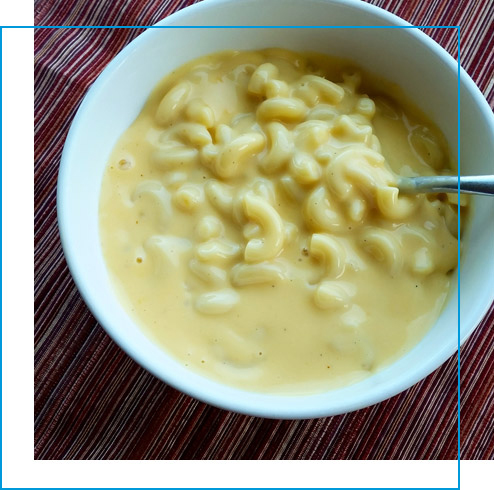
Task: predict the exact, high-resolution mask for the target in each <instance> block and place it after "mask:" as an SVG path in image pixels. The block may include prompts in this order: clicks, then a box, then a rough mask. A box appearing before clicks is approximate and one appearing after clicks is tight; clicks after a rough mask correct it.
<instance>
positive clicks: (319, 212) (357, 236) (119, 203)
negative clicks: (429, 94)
mask: <svg viewBox="0 0 494 490" xmlns="http://www.w3.org/2000/svg"><path fill="white" fill-rule="evenodd" d="M375 87H376V84H375V83H371V81H370V80H369V79H366V78H365V77H363V79H362V76H361V75H360V74H359V73H358V72H356V71H355V70H354V69H353V67H350V66H349V65H347V64H345V63H344V62H341V61H337V60H333V59H329V58H326V57H324V56H322V55H315V54H298V53H292V52H288V51H282V50H276V49H272V50H265V51H259V52H225V53H218V54H215V55H211V56H208V57H204V58H202V59H199V60H196V61H194V62H192V63H189V64H187V65H185V66H184V67H181V68H180V69H178V70H176V71H175V72H173V73H172V74H170V75H169V76H168V77H166V78H165V79H164V80H163V81H162V82H160V84H159V85H158V86H157V87H156V89H155V90H154V91H153V93H152V94H151V96H150V98H149V100H148V101H147V103H146V105H145V107H144V108H143V110H142V112H141V114H140V115H139V116H138V118H137V119H136V121H135V122H134V123H133V124H132V126H131V127H130V128H129V129H128V130H127V131H126V132H125V134H124V135H123V136H122V138H121V139H120V140H119V142H118V143H117V145H116V147H115V148H114V151H113V153H112V155H111V158H110V161H109V163H108V168H107V170H106V173H105V177H104V181H103V186H102V192H101V202H100V232H101V241H102V247H103V252H104V256H105V259H106V262H107V265H108V269H109V272H110V274H111V276H112V278H113V279H114V282H115V286H116V288H117V289H118V291H119V294H120V296H121V298H122V303H123V304H124V305H125V307H126V308H127V309H128V311H129V313H130V314H131V315H132V317H133V318H134V319H135V320H136V321H137V322H138V323H139V324H140V325H142V328H143V329H144V330H145V331H146V332H147V333H148V334H149V335H150V336H151V337H152V338H153V339H154V340H155V341H156V342H158V343H159V344H160V345H162V346H163V348H164V349H165V350H166V351H167V352H169V353H170V354H171V355H173V356H174V357H175V358H176V359H177V360H178V361H179V362H181V363H182V364H184V365H186V366H188V367H190V368H191V369H194V370H196V371H198V372H200V373H203V374H204V375H206V376H209V377H212V378H214V379H217V380H219V381H221V382H224V383H227V384H231V385H234V386H237V387H240V388H244V389H248V390H253V391H264V392H273V393H275V392H276V393H290V394H294V393H312V392H318V391H323V390H326V389H330V388H334V387H338V386H343V385H346V384H349V383H352V382H355V381H357V380H359V379H362V378H363V377H365V376H368V375H369V374H371V373H373V372H375V371H376V370H378V369H380V368H382V367H383V366H385V365H386V364H387V363H389V362H391V361H392V360H394V359H396V358H398V357H400V356H401V355H403V354H404V353H406V351H407V350H409V349H410V348H411V347H413V346H414V345H415V344H416V343H417V342H418V341H419V340H420V339H421V338H422V337H423V335H424V334H425V333H426V332H427V330H428V329H429V328H430V327H431V326H432V324H433V323H434V321H435V320H436V318H437V317H438V315H439V313H440V311H441V308H442V306H443V305H444V302H445V300H446V297H447V294H448V290H449V287H450V276H451V271H452V270H454V269H455V268H456V266H457V250H458V249H457V247H458V240H457V237H456V226H457V225H456V223H457V221H456V220H457V215H456V207H455V202H454V198H453V199H452V202H450V201H448V198H447V197H446V196H444V195H435V196H432V197H431V196H429V197H428V198H427V197H424V196H409V197H402V196H399V195H398V192H397V189H396V186H395V185H396V175H433V174H440V173H451V170H450V162H449V159H448V153H447V147H446V145H445V143H444V139H443V137H442V135H441V134H440V132H439V131H438V130H437V129H436V128H435V127H434V126H433V125H432V124H431V123H429V122H427V121H425V119H424V118H421V117H420V116H417V115H416V114H414V111H413V109H412V110H411V111H410V110H409V109H407V110H405V109H404V108H403V107H402V106H400V105H399V104H398V103H397V102H396V101H393V99H391V98H390V97H387V96H385V95H382V93H381V92H382V89H378V90H376V89H375ZM389 91H392V88H389V89H388V92H389Z"/></svg>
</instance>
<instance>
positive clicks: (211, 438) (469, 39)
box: [34, 0, 494, 459]
mask: <svg viewBox="0 0 494 490" xmlns="http://www.w3.org/2000/svg"><path fill="white" fill-rule="evenodd" d="M191 3H194V1H192V0H38V1H36V2H35V23H36V25H39V26H44V25H151V24H154V23H155V22H157V21H158V20H160V19H162V18H163V17H165V16H167V15H169V14H171V13H173V12H175V11H177V10H179V9H181V8H183V7H185V6H187V5H189V4H191ZM371 3H373V4H375V5H378V6H381V7H383V8H385V9H387V10H389V11H391V12H394V13H396V14H398V15H400V16H401V17H403V18H404V19H406V20H408V21H409V22H411V23H412V24H415V25H460V26H461V32H462V63H463V66H464V67H465V69H466V70H467V71H468V73H469V74H470V75H471V76H472V77H473V79H474V80H475V82H476V83H477V84H478V86H479V87H480V89H481V90H482V91H483V93H484V94H485V96H486V98H487V100H488V101H489V102H490V104H491V106H492V105H493V104H494V78H493V75H494V2H492V1H485V0H472V1H467V0H464V1H457V0H455V1H453V0H373V1H372V2H371ZM140 32H142V29H115V30H110V29H87V30H81V29H37V30H36V32H35V174H34V179H35V181H34V188H35V209H34V212H35V260H34V263H35V291H34V294H35V379H34V382H35V441H34V442H35V458H37V459H179V458H185V459H228V458H231V459H261V458H262V459H275V458H278V459H280V458H282V459H302V458H303V459H322V458H326V459H455V458H456V457H457V435H458V434H457V412H456V401H457V383H456V369H457V356H454V357H452V358H451V359H449V360H448V361H447V362H446V363H445V364H444V365H443V366H441V367H440V368H439V369H438V370H437V371H435V372H434V373H433V374H431V375H430V376H428V377H427V378H426V379H425V380H423V381H422V382H420V383H418V384H417V385H415V386H413V387H412V388H411V389H409V390H407V391H405V392H404V393H401V394H400V395H397V396H395V397H394V398H392V399H390V400H387V401H385V402H383V403H380V404H378V405H375V406H372V407H370V408H367V409H364V410H359V411H357V412H354V413H350V414H347V415H343V416H337V417H330V418H324V419H316V420H302V421H277V420H268V419H261V418H254V417H248V416H244V415H238V414H235V413H230V412H227V411H224V410H219V409H217V408H214V407H211V406H209V405H205V404H204V403H201V402H199V401H197V400H194V399H192V398H190V397H188V396H186V395H184V394H182V393H180V392H178V391H176V390H175V389H173V388H171V387H169V386H166V385H165V384H164V383H162V382H161V381H159V380H158V379H156V378H154V377H153V376H152V375H151V374H149V373H148V372H146V371H145V370H144V369H142V368H141V367H140V366H139V365H137V364H136V363H135V362H134V361H132V360H131V359H130V358H129V357H128V356H127V355H126V354H125V353H124V352H122V351H121V350H120V348H119V347H118V346H117V345H116V344H115V343H114V342H113V341H112V340H111V339H110V338H109V337H108V335H107V334H106V333H105V331H104V330H103V329H102V328H101V326H100V325H98V323H97V322H96V321H95V319H94V318H93V316H92V315H91V313H90V312H89V311H88V309H87V307H86V306H85V304H84V302H83V301H82V299H81V297H80V295H79V293H78V291H77V289H76V287H75V285H74V282H73V281H72V278H71V276H70V274H69V271H68V268H67V264H66V263H65V260H64V257H63V254H62V249H61V246H60V239H59V235H58V228H57V220H56V206H55V204H56V185H57V173H58V166H59V162H60V155H61V152H62V147H63V143H64V141H65V137H66V135H67V131H68V129H69V126H70V123H71V121H72V118H73V117H74V114H75V112H76V110H77V108H78V106H79V104H80V102H81V99H82V97H83V95H84V94H85V92H86V90H87V89H88V87H89V86H90V84H91V83H92V82H93V81H94V80H95V78H96V77H97V76H98V75H99V74H100V73H101V71H102V70H103V68H104V67H105V66H106V65H107V63H108V62H109V61H110V60H111V59H112V58H113V57H114V56H115V55H116V54H117V53H118V52H119V51H120V50H121V49H122V48H123V47H124V46H125V45H126V44H127V43H129V42H130V41H131V40H132V39H134V38H135V37H136V36H137V35H138V34H139V33H140ZM426 32H427V33H428V34H429V35H431V36H432V37H433V38H434V39H435V40H436V41H438V42H439V43H440V44H441V45H442V46H443V47H445V48H446V49H447V50H448V51H450V52H451V53H452V54H455V51H456V39H455V38H456V31H455V30H453V29H436V30H434V29H428V30H426ZM461 357H462V370H461V389H462V392H461V393H462V418H461V440H462V446H461V456H462V458H465V459H492V458H493V457H494V309H492V308H491V310H490V312H489V314H488V316H487V317H486V319H485V320H484V321H483V322H482V324H481V325H480V327H479V328H478V329H477V330H476V331H475V333H474V335H473V336H472V337H471V338H470V339H469V340H468V341H467V343H466V344H465V346H464V347H463V349H462V356H461Z"/></svg>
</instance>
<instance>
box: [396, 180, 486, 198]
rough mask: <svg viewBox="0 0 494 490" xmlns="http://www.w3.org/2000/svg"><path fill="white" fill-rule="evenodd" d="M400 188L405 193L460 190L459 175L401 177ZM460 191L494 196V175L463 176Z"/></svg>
mask: <svg viewBox="0 0 494 490" xmlns="http://www.w3.org/2000/svg"><path fill="white" fill-rule="evenodd" d="M398 188H399V189H400V192H402V193H403V194H419V193H434V192H458V177H457V176H456V175H437V176H433V177H400V178H399V179H398ZM460 192H461V193H463V194H483V195H486V196H494V175H478V176H468V177H464V176H461V177H460Z"/></svg>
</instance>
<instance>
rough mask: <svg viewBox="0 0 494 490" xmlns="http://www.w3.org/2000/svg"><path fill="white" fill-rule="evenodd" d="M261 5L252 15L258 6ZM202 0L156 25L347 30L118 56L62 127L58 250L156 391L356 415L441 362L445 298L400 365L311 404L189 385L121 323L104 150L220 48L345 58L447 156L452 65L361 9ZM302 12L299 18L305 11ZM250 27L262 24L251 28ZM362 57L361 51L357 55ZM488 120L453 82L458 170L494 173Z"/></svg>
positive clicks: (209, 34)
mask: <svg viewBox="0 0 494 490" xmlns="http://www.w3.org/2000/svg"><path fill="white" fill-rule="evenodd" d="M261 3H262V6H263V7H262V16H261V14H260V5H261ZM301 3H302V2H299V1H296V0H271V1H270V2H259V1H257V0H236V1H208V2H204V3H201V4H197V5H196V6H194V7H191V8H188V9H185V10H183V11H181V12H179V13H178V14H176V15H174V16H172V17H170V18H168V19H165V21H162V23H160V24H161V25H164V26H184V25H215V26H218V25H236V26H242V25H244V26H245V25H291V26H293V25H318V24H321V19H323V23H324V24H327V25H340V26H341V25H347V26H354V27H347V28H310V29H303V28H289V29H280V28H262V29H253V28H245V27H238V28H224V29H221V28H160V29H149V30H148V31H146V32H145V33H144V34H142V35H141V36H139V38H137V39H136V40H135V41H134V42H132V43H131V44H130V45H129V46H127V47H126V48H125V49H124V50H123V51H122V52H121V53H120V54H119V55H118V56H117V57H116V58H115V60H113V62H112V63H110V65H109V66H108V67H107V68H106V69H105V71H104V72H103V74H102V75H101V76H100V77H99V78H98V80H97V81H96V82H95V84H94V85H93V87H92V88H91V90H90V91H89V93H88V95H87V96H86V98H85V99H84V101H83V103H82V105H81V107H80V109H79V111H78V113H77V116H76V118H75V120H74V122H73V125H72V127H71V130H70V133H69V136H68V138H67V141H66V145H65V148H64V152H63V156H62V165H61V170H60V176H59V188H58V193H59V194H58V214H59V224H60V230H61V235H62V243H63V247H64V251H65V254H66V257H67V261H68V263H69V267H70V269H71V272H72V274H73V276H74V279H75V281H76V283H77V285H78V287H79V290H80V291H81V294H82V295H83V297H84V299H85V301H86V302H87V304H88V306H89V307H90V309H91V310H92V312H93V313H94V315H95V316H96V318H97V319H98V320H99V321H100V322H101V324H102V325H103V326H104V327H105V329H106V330H107V331H108V332H109V334H110V335H111V336H112V337H113V338H114V339H115V340H116V341H117V342H118V343H119V345H120V346H121V347H123V348H124V349H125V350H126V351H127V352H128V353H129V354H130V355H131V356H132V357H134V359H136V360H137V361H138V362H139V363H140V364H142V365H143V366H144V367H146V368H147V369H148V370H150V371H151V372H153V373H154V374H155V375H157V376H158V377H160V378H162V379H163V380H165V381H166V382H167V383H169V384H171V385H173V386H175V387H177V388H179V389H181V390H182V391H185V392H186V393H188V394H191V395H193V396H195V397H197V398H200V399H202V400H204V401H207V402H209V403H212V404H214V405H218V406H222V407H224V408H228V409H232V410H236V411H240V412H245V413H249V414H253V415H262V416H270V417H283V418H295V417H316V416H324V415H334V414H338V413H343V412H347V411H350V410H354V409H357V408H361V407H364V406H367V405H370V404H372V403H376V402H378V401H381V400H383V399H385V398H387V397H389V396H392V395H394V394H396V393H398V392H400V391H402V390H403V389H406V388H408V387H409V386H411V385H412V384H413V383H415V382H417V381H418V380H420V379H422V378H423V377H424V376H426V375H427V374H429V373H430V372H431V371H433V370H434V369H435V368H437V367H438V366H439V365H440V364H441V363H442V362H444V361H445V360H446V359H447V358H448V357H449V356H450V355H451V354H453V353H454V351H455V350H456V348H457V345H458V333H457V325H458V302H457V289H456V287H455V288H454V289H453V291H452V292H451V295H450V300H449V302H448V304H447V306H446V308H445V309H444V311H443V313H442V314H441V317H440V318H439V320H438V322H437V323H436V325H435V326H434V327H433V328H432V329H431V330H430V331H429V333H428V334H427V335H426V337H425V338H424V339H423V340H422V341H421V342H420V343H419V344H418V345H417V346H416V347H415V348H414V349H413V350H411V351H410V352H409V353H408V354H407V355H405V356H404V357H402V358H401V359H400V360H398V361H397V362H395V363H394V364H392V365H391V366H389V367H388V368H386V369H383V370H382V371H380V372H378V373H377V374H375V375H374V376H372V377H370V378H368V379H366V380H364V381H362V382H360V383H357V384H355V385H352V386H348V387H346V388H343V389H339V390H334V391H331V392H328V393H323V394H316V395H311V396H303V397H302V396H299V397H282V396H271V395H267V394H266V395H264V394H256V393H248V392H244V391H240V390H236V389H234V388H230V387H227V386H223V385H221V384H219V383H216V382H213V381H211V380H208V379H205V378H202V377H200V376H199V375H197V374H195V373H192V372H189V371H188V370H186V369H184V368H183V367H182V366H180V364H179V363H177V362H175V361H174V360H173V359H171V358H170V357H168V356H167V355H166V353H164V352H163V351H161V349H159V348H158V347H157V346H156V345H154V344H153V343H152V342H151V341H150V340H149V339H148V338H147V337H146V336H145V335H144V334H143V332H142V331H141V330H140V329H139V328H138V327H137V326H136V325H135V324H134V323H133V322H132V321H131V320H130V319H129V317H128V316H127V315H126V313H125V311H124V310H123V308H122V307H121V305H120V303H119V301H118V299H117V297H116V296H115V293H114V290H113V287H112V285H111V283H110V281H109V277H108V274H107V272H106V268H105V264H104V260H103V256H102V253H101V248H100V241H99V232H98V205H99V193H100V187H101V179H102V175H103V171H104V168H105V165H106V162H107V158H108V157H109V154H110V152H111V149H112V148H113V146H114V144H115V143H116V140H117V139H118V138H119V137H120V135H121V134H122V133H123V132H124V131H125V130H126V129H127V128H128V127H129V126H130V124H131V123H132V122H133V120H134V119H135V118H136V116H137V115H138V113H139V112H140V110H141V108H142V106H143V104H144V102H145V100H146V99H147V97H148V95H149V93H150V92H151V90H152V89H153V88H154V86H155V85H156V83H157V82H158V81H159V80H160V79H161V78H162V77H164V76H165V75H166V74H167V73H169V72H170V71H171V70H173V69H174V68H176V67H178V66H180V65H182V64H183V63H185V62H187V61H189V60H192V59H194V58H197V57H199V56H202V55H205V54H207V53H211V52H215V51H222V50H225V49H261V48H265V47H273V46H276V47H284V48H289V49H292V50H297V51H304V50H309V51H319V52H323V53H327V54H331V55H333V56H339V57H342V58H348V59H351V60H352V61H354V62H356V63H357V64H358V65H360V66H362V67H363V68H365V69H366V70H368V71H369V72H371V73H375V74H377V75H379V76H381V77H384V78H386V79H388V80H390V81H392V82H395V83H397V84H398V85H400V87H401V88H402V89H403V90H404V92H405V93H406V94H407V96H408V97H409V98H410V99H411V100H413V101H414V102H415V104H417V105H418V106H419V107H420V108H421V109H422V110H423V111H424V112H425V113H426V114H427V115H428V116H429V117H430V118H431V119H433V120H434V121H435V122H436V123H437V125H438V126H439V127H440V128H441V130H442V131H443V133H444V134H445V136H446V138H447V140H448V143H449V145H450V148H451V151H452V153H453V155H455V156H457V155H458V134H457V121H458V111H457V107H458V103H457V102H458V69H457V64H456V62H455V60H454V59H453V58H451V57H450V56H449V55H447V54H446V53H445V52H444V51H442V50H441V48H439V47H438V46H437V45H436V44H435V43H434V42H433V41H431V40H430V39H429V38H427V37H426V36H425V35H423V34H422V33H421V32H418V31H417V29H410V28H406V27H402V28H378V29H377V28H356V27H355V26H363V25H366V26H371V25H372V26H386V25H387V26H391V25H393V26H397V25H401V26H406V25H407V24H405V23H404V22H403V21H400V20H399V19H398V18H396V17H394V16H392V15H390V14H388V13H386V12H384V11H381V10H380V9H377V8H375V7H371V6H369V5H367V4H364V3H361V2H358V3H356V2H355V3H354V2H351V3H348V2H340V1H333V2H328V1H317V0H311V1H308V0H306V1H305V2H303V3H304V6H303V7H302V6H301ZM281 4H282V5H283V7H282V8H281ZM309 4H310V8H308V6H309ZM261 17H262V18H261ZM362 46H365V49H362ZM493 120H494V117H493V115H492V112H491V111H490V109H489V107H488V105H487V103H486V102H485V100H484V99H483V98H482V96H481V94H480V92H479V91H478V89H477V88H476V86H475V85H474V84H473V82H472V81H471V80H470V78H469V77H468V75H466V73H464V72H462V73H461V122H462V124H461V146H460V152H459V153H460V156H461V171H462V173H464V174H472V175H473V174H483V173H484V174H485V173H494V168H493V166H494V161H493V160H492V158H490V155H492V154H494V138H493V137H492V136H493V135H494V122H493ZM493 208H494V200H492V199H489V198H475V199H474V213H473V216H472V218H471V220H470V223H469V226H468V228H467V231H466V233H465V237H464V238H465V243H464V251H463V256H462V268H461V335H460V336H461V339H462V340H463V339H465V338H466V337H467V336H468V335H469V334H470V333H471V332H472V331H473V329H474V328H475V326H476V325H477V323H478V322H479V320H480V319H481V317H482V316H483V314H484V313H485V311H486V310H487V308H488V306H489V304H490V303H491V301H492V297H493V291H494V273H493V272H494V254H492V253H490V251H491V250H492V243H494V209H493Z"/></svg>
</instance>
